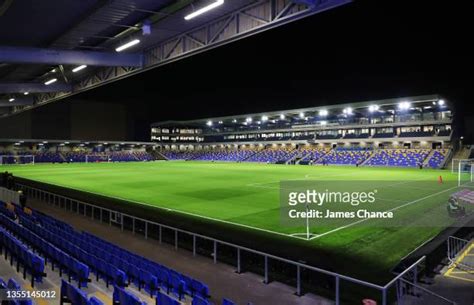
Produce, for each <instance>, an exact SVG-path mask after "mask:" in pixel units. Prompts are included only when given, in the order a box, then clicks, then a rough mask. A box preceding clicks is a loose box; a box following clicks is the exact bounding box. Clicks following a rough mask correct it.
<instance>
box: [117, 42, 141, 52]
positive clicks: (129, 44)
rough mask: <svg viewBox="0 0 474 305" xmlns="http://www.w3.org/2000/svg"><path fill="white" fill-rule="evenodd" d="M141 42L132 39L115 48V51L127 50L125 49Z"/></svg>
mask: <svg viewBox="0 0 474 305" xmlns="http://www.w3.org/2000/svg"><path fill="white" fill-rule="evenodd" d="M139 43H140V40H138V39H134V40H132V41H129V42H127V43H125V44H123V45H121V46H119V47H117V48H116V49H115V51H117V52H121V51H123V50H125V49H128V48H130V47H133V46H134V45H136V44H139Z"/></svg>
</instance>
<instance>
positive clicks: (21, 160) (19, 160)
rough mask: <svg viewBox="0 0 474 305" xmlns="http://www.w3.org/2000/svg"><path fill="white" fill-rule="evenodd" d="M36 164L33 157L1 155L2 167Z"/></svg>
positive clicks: (0, 162)
mask: <svg viewBox="0 0 474 305" xmlns="http://www.w3.org/2000/svg"><path fill="white" fill-rule="evenodd" d="M8 164H35V156H33V155H0V165H8Z"/></svg>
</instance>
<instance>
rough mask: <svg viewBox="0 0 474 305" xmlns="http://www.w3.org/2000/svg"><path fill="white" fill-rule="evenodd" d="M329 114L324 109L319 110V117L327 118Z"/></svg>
mask: <svg viewBox="0 0 474 305" xmlns="http://www.w3.org/2000/svg"><path fill="white" fill-rule="evenodd" d="M328 114H329V112H328V111H327V110H326V109H323V110H319V116H327V115H328Z"/></svg>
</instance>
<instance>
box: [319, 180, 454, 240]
mask: <svg viewBox="0 0 474 305" xmlns="http://www.w3.org/2000/svg"><path fill="white" fill-rule="evenodd" d="M456 188H458V186H453V187H450V188H448V189H445V190H442V191H439V192H437V193H434V194H431V195H428V196H424V197H421V198H418V199H415V200H413V201H410V202H407V203H405V204H402V205H399V206H397V207H394V208H392V209H389V210H386V211H384V212H393V211H396V210H399V209H401V208H404V207H407V206H409V205H412V204H415V203H418V202H420V201H423V200H425V199H428V198H431V197H434V196H437V195H440V194H443V193H446V192H448V191H451V190H453V189H456ZM370 219H371V218H364V219H361V220H358V221H355V222H352V223H350V224H348V225H345V226H341V227H339V228H336V229H333V230H331V231H328V232H325V233H322V234H319V235H318V236H317V237H315V238H320V237H323V236H326V235H329V234H332V233H335V232H337V231H340V230H343V229H347V228H349V227H352V226H355V225H357V224H359V223H362V222H364V221H367V220H370ZM315 238H314V239H315Z"/></svg>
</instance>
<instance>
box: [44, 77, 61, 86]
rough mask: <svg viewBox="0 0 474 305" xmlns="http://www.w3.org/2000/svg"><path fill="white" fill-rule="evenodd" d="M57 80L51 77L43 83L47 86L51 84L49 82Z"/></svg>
mask: <svg viewBox="0 0 474 305" xmlns="http://www.w3.org/2000/svg"><path fill="white" fill-rule="evenodd" d="M57 81H58V79H57V78H52V79H50V80H48V81H46V82H45V83H44V84H45V85H46V86H48V85H51V84H53V83H55V82H57Z"/></svg>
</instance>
